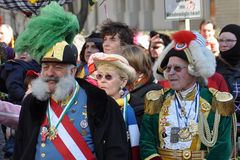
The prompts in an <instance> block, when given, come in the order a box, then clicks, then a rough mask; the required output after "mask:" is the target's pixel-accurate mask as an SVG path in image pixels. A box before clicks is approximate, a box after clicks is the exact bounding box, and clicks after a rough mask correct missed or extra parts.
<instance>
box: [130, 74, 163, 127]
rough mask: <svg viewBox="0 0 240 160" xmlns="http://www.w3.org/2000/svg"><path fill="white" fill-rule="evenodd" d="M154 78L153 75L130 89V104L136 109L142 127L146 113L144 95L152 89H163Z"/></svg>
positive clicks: (139, 124)
mask: <svg viewBox="0 0 240 160" xmlns="http://www.w3.org/2000/svg"><path fill="white" fill-rule="evenodd" d="M153 80H154V78H153V77H151V78H150V79H149V80H148V81H147V82H146V83H145V84H143V85H142V86H141V87H139V88H136V89H134V90H132V91H130V95H131V96H130V97H131V98H130V100H129V104H130V105H131V106H132V108H133V109H134V112H135V115H136V118H137V122H138V127H139V128H140V127H141V122H142V117H143V114H144V97H145V95H146V93H147V92H149V91H152V90H160V89H162V87H161V86H160V85H159V84H156V83H154V82H153Z"/></svg>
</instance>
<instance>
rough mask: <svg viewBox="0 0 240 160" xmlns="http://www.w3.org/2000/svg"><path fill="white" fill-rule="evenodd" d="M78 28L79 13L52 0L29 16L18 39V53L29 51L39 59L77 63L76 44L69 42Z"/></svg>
mask: <svg viewBox="0 0 240 160" xmlns="http://www.w3.org/2000/svg"><path fill="white" fill-rule="evenodd" d="M78 31H79V23H78V20H77V17H76V16H75V15H73V14H72V13H69V12H65V11H64V9H63V8H62V7H61V6H60V5H59V4H58V3H56V2H51V3H50V4H49V5H48V6H46V7H44V8H42V9H41V11H40V14H39V16H35V17H32V18H31V19H30V20H29V23H28V24H27V26H26V29H25V30H24V31H23V32H22V33H21V34H20V35H19V37H18V38H17V40H16V43H15V51H16V53H17V54H21V53H23V52H28V53H29V54H30V56H31V57H32V58H33V59H35V60H36V61H38V62H47V61H49V62H58V63H61V62H62V63H67V64H69V63H70V64H76V62H74V61H75V60H76V59H75V54H76V52H75V49H76V48H75V47H72V46H71V45H70V44H71V43H72V41H73V39H74V37H75V35H76V34H77V33H78ZM59 42H60V43H59ZM45 54H46V57H45ZM71 54H72V55H71Z"/></svg>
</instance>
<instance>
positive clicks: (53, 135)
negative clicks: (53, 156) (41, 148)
mask: <svg viewBox="0 0 240 160" xmlns="http://www.w3.org/2000/svg"><path fill="white" fill-rule="evenodd" d="M55 138H57V129H56V128H55V127H54V126H52V127H50V128H49V130H48V139H50V140H51V141H52V140H54V139H55Z"/></svg>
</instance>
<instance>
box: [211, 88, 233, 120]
mask: <svg viewBox="0 0 240 160" xmlns="http://www.w3.org/2000/svg"><path fill="white" fill-rule="evenodd" d="M209 91H210V92H211V93H212V95H213V98H212V109H213V110H216V109H217V111H218V113H219V114H220V115H222V116H229V115H232V114H233V113H234V111H235V105H234V99H233V96H232V95H231V93H228V92H220V91H218V90H216V89H214V88H209Z"/></svg>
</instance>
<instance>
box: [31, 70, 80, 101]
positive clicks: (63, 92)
mask: <svg viewBox="0 0 240 160" xmlns="http://www.w3.org/2000/svg"><path fill="white" fill-rule="evenodd" d="M74 87H75V78H74V77H73V76H72V75H70V74H68V75H67V76H65V77H62V78H60V79H59V81H58V83H57V84H56V89H55V91H54V93H50V90H49V88H48V83H47V82H45V80H44V79H43V78H42V77H38V78H37V79H35V80H33V81H32V94H33V96H35V97H36V98H37V99H39V100H42V101H44V100H47V99H48V98H49V97H50V96H52V97H53V98H54V99H55V100H57V101H61V100H63V99H65V98H66V97H67V96H68V95H69V93H70V92H71V90H72V89H74Z"/></svg>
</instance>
